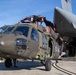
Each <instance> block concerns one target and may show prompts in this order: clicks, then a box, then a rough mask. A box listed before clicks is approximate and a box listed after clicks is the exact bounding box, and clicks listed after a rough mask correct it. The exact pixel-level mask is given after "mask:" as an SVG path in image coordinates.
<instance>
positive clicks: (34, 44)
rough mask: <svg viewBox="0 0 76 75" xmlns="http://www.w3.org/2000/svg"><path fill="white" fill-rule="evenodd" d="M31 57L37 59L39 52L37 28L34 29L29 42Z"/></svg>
mask: <svg viewBox="0 0 76 75" xmlns="http://www.w3.org/2000/svg"><path fill="white" fill-rule="evenodd" d="M28 46H29V57H32V58H33V57H35V56H36V54H37V52H38V46H39V34H38V31H37V30H36V29H35V28H32V31H31V35H30V41H29V44H28Z"/></svg>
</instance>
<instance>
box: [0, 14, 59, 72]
mask: <svg viewBox="0 0 76 75" xmlns="http://www.w3.org/2000/svg"><path fill="white" fill-rule="evenodd" d="M43 22H45V23H46V24H47V26H46V27H43V26H42V23H43ZM57 40H59V36H58V34H57V33H56V32H55V31H54V26H53V25H52V23H51V22H49V21H47V20H46V18H45V17H43V16H36V15H33V16H30V17H26V18H24V19H22V20H21V21H20V22H19V23H17V24H15V25H12V26H11V25H10V26H8V28H7V29H6V30H5V31H4V32H3V33H2V34H0V53H1V55H0V56H1V57H4V58H5V59H6V60H5V67H7V68H10V67H11V66H12V61H11V59H13V58H14V59H25V60H26V59H31V60H35V59H36V60H40V61H41V63H42V64H43V65H44V66H45V69H46V71H50V70H51V59H57V58H58V56H59V54H60V44H59V42H58V41H57Z"/></svg>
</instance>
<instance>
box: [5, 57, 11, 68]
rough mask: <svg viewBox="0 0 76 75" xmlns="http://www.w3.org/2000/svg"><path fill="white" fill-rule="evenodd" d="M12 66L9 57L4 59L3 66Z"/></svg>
mask: <svg viewBox="0 0 76 75" xmlns="http://www.w3.org/2000/svg"><path fill="white" fill-rule="evenodd" d="M11 66H12V60H11V59H10V58H7V59H6V60H5V67H6V68H10V67H11Z"/></svg>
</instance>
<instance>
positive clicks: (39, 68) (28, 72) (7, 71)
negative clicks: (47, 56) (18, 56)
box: [0, 61, 76, 75]
mask: <svg viewBox="0 0 76 75" xmlns="http://www.w3.org/2000/svg"><path fill="white" fill-rule="evenodd" d="M52 63H54V61H53V62H52ZM57 65H58V66H60V67H62V68H64V69H66V70H69V71H72V72H74V73H76V61H59V63H58V64H57ZM17 66H18V67H11V68H6V67H5V65H4V63H3V62H2V63H0V75H67V74H65V73H63V72H61V71H59V70H57V69H55V68H54V67H52V69H51V71H45V67H44V66H43V65H42V64H41V63H40V62H39V61H34V62H32V61H26V62H17Z"/></svg>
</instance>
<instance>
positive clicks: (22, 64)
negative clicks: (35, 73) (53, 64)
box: [0, 61, 45, 71]
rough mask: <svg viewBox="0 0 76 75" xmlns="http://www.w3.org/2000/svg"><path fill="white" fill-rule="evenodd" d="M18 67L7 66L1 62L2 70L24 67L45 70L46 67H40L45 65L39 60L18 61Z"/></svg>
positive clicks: (0, 67) (0, 68)
mask: <svg viewBox="0 0 76 75" xmlns="http://www.w3.org/2000/svg"><path fill="white" fill-rule="evenodd" d="M17 66H18V67H13V66H12V67H11V68H6V67H5V64H4V63H0V70H4V71H8V70H10V71H11V70H22V69H27V70H43V71H44V70H45V68H40V66H43V65H42V64H41V63H40V62H38V61H34V62H32V61H26V62H17Z"/></svg>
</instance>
